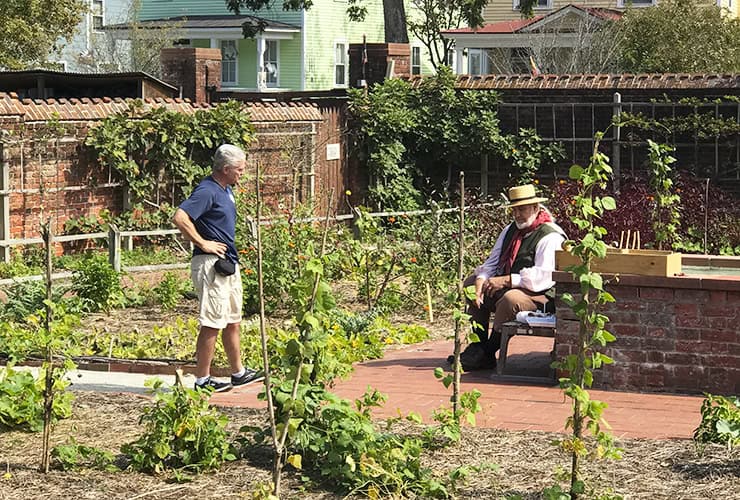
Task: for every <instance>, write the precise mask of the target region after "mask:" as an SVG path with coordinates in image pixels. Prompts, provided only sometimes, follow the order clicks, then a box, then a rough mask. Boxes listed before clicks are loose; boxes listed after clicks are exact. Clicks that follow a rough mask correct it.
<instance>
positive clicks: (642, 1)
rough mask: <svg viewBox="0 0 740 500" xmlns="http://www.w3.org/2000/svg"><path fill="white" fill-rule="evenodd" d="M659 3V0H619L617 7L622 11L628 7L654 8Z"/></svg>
mask: <svg viewBox="0 0 740 500" xmlns="http://www.w3.org/2000/svg"><path fill="white" fill-rule="evenodd" d="M657 3H658V2H657V0H617V7H619V8H622V9H626V8H627V7H652V6H653V5H656V4H657Z"/></svg>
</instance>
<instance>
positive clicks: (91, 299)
mask: <svg viewBox="0 0 740 500" xmlns="http://www.w3.org/2000/svg"><path fill="white" fill-rule="evenodd" d="M72 291H74V292H75V293H76V294H77V296H78V297H79V298H80V300H81V301H82V304H83V308H84V309H85V310H87V311H91V312H92V311H100V310H104V311H107V310H109V309H112V308H115V307H121V306H123V305H124V304H125V299H126V297H125V296H124V294H123V287H122V286H121V274H120V273H119V272H117V271H116V270H115V269H113V268H112V267H111V266H110V264H109V263H108V259H107V257H106V256H105V255H101V254H92V255H90V256H88V257H87V258H86V259H84V260H81V261H80V262H78V264H77V267H76V269H75V272H74V275H73V276H72Z"/></svg>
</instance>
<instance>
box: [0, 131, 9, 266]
mask: <svg viewBox="0 0 740 500" xmlns="http://www.w3.org/2000/svg"><path fill="white" fill-rule="evenodd" d="M0 170H1V171H0V240H9V239H10V234H11V231H10V167H9V166H8V162H7V160H6V158H5V147H4V146H3V145H2V144H0ZM0 262H10V247H9V246H0Z"/></svg>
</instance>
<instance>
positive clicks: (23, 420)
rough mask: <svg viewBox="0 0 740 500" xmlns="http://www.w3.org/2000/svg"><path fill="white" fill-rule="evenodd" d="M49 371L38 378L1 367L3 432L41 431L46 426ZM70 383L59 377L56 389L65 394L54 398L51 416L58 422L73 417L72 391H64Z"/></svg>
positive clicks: (26, 372)
mask: <svg viewBox="0 0 740 500" xmlns="http://www.w3.org/2000/svg"><path fill="white" fill-rule="evenodd" d="M45 385H46V371H43V370H42V371H40V372H39V376H38V377H34V375H33V373H31V372H30V371H28V370H16V369H15V368H13V367H12V366H5V367H2V368H0V426H2V428H4V429H6V430H7V429H13V430H26V431H30V432H40V431H41V429H42V427H43V425H44V405H43V402H44V387H45ZM68 385H69V382H68V381H65V380H64V379H62V378H57V379H56V380H55V381H54V389H55V390H57V391H60V392H62V395H61V397H57V398H55V399H54V405H53V408H52V417H53V420H54V421H56V420H58V419H61V418H69V417H70V416H71V415H72V399H73V395H72V393H70V392H63V391H64V389H66V387H67V386H68Z"/></svg>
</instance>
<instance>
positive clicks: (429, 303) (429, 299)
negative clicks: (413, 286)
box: [425, 283, 434, 323]
mask: <svg viewBox="0 0 740 500" xmlns="http://www.w3.org/2000/svg"><path fill="white" fill-rule="evenodd" d="M425 285H426V286H427V309H428V311H429V322H430V323H434V312H433V311H432V288H431V287H430V286H429V283H425Z"/></svg>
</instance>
